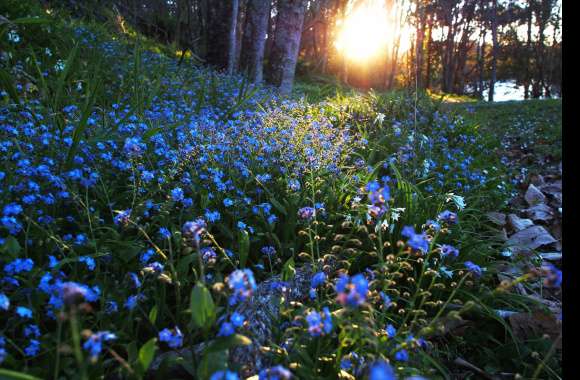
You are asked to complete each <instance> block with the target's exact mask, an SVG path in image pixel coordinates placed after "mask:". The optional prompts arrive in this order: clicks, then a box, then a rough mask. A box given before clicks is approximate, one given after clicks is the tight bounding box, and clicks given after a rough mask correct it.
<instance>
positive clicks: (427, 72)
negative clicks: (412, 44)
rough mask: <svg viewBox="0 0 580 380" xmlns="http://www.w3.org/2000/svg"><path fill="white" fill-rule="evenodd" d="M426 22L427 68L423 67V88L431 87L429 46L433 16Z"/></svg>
mask: <svg viewBox="0 0 580 380" xmlns="http://www.w3.org/2000/svg"><path fill="white" fill-rule="evenodd" d="M427 22H428V24H427V36H428V37H427V68H426V69H425V88H427V89H428V88H431V69H432V67H431V65H432V61H431V48H432V44H433V16H432V15H430V16H429V19H428V21H427Z"/></svg>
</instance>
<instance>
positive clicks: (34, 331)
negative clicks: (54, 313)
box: [24, 325, 40, 338]
mask: <svg viewBox="0 0 580 380" xmlns="http://www.w3.org/2000/svg"><path fill="white" fill-rule="evenodd" d="M24 336H25V337H27V338H28V337H30V336H33V337H35V338H38V337H39V336H40V329H39V328H38V326H37V325H28V326H26V327H25V328H24Z"/></svg>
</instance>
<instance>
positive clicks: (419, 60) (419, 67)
mask: <svg viewBox="0 0 580 380" xmlns="http://www.w3.org/2000/svg"><path fill="white" fill-rule="evenodd" d="M418 13H419V25H418V26H417V36H416V42H415V50H416V52H415V74H414V76H415V85H416V87H417V88H419V89H420V88H423V81H422V80H421V79H422V76H423V41H424V39H425V27H426V21H427V20H426V12H425V8H424V7H423V6H420V8H419V10H418Z"/></svg>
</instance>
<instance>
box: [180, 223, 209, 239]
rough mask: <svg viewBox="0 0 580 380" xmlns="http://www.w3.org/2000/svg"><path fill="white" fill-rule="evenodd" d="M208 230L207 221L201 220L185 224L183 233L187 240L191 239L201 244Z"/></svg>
mask: <svg viewBox="0 0 580 380" xmlns="http://www.w3.org/2000/svg"><path fill="white" fill-rule="evenodd" d="M206 228H207V224H206V223H205V220H203V219H201V218H199V219H196V220H194V221H192V222H185V224H184V225H183V228H182V233H183V236H184V237H185V238H186V239H190V240H192V241H194V242H195V243H196V244H199V241H200V239H201V236H202V234H203V233H205V231H206Z"/></svg>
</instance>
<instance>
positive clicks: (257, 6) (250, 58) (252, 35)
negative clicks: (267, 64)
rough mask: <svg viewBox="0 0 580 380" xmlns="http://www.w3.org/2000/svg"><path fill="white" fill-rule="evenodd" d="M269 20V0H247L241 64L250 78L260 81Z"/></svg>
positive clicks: (256, 81) (255, 81)
mask: <svg viewBox="0 0 580 380" xmlns="http://www.w3.org/2000/svg"><path fill="white" fill-rule="evenodd" d="M269 20H270V0H249V1H248V6H247V10H246V25H245V29H244V36H243V40H242V53H241V58H240V60H241V66H242V70H244V71H245V72H247V74H248V76H249V78H250V80H251V81H252V82H254V83H260V82H261V81H262V79H263V72H264V71H263V61H264V50H265V47H266V34H267V33H268V21H269Z"/></svg>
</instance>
